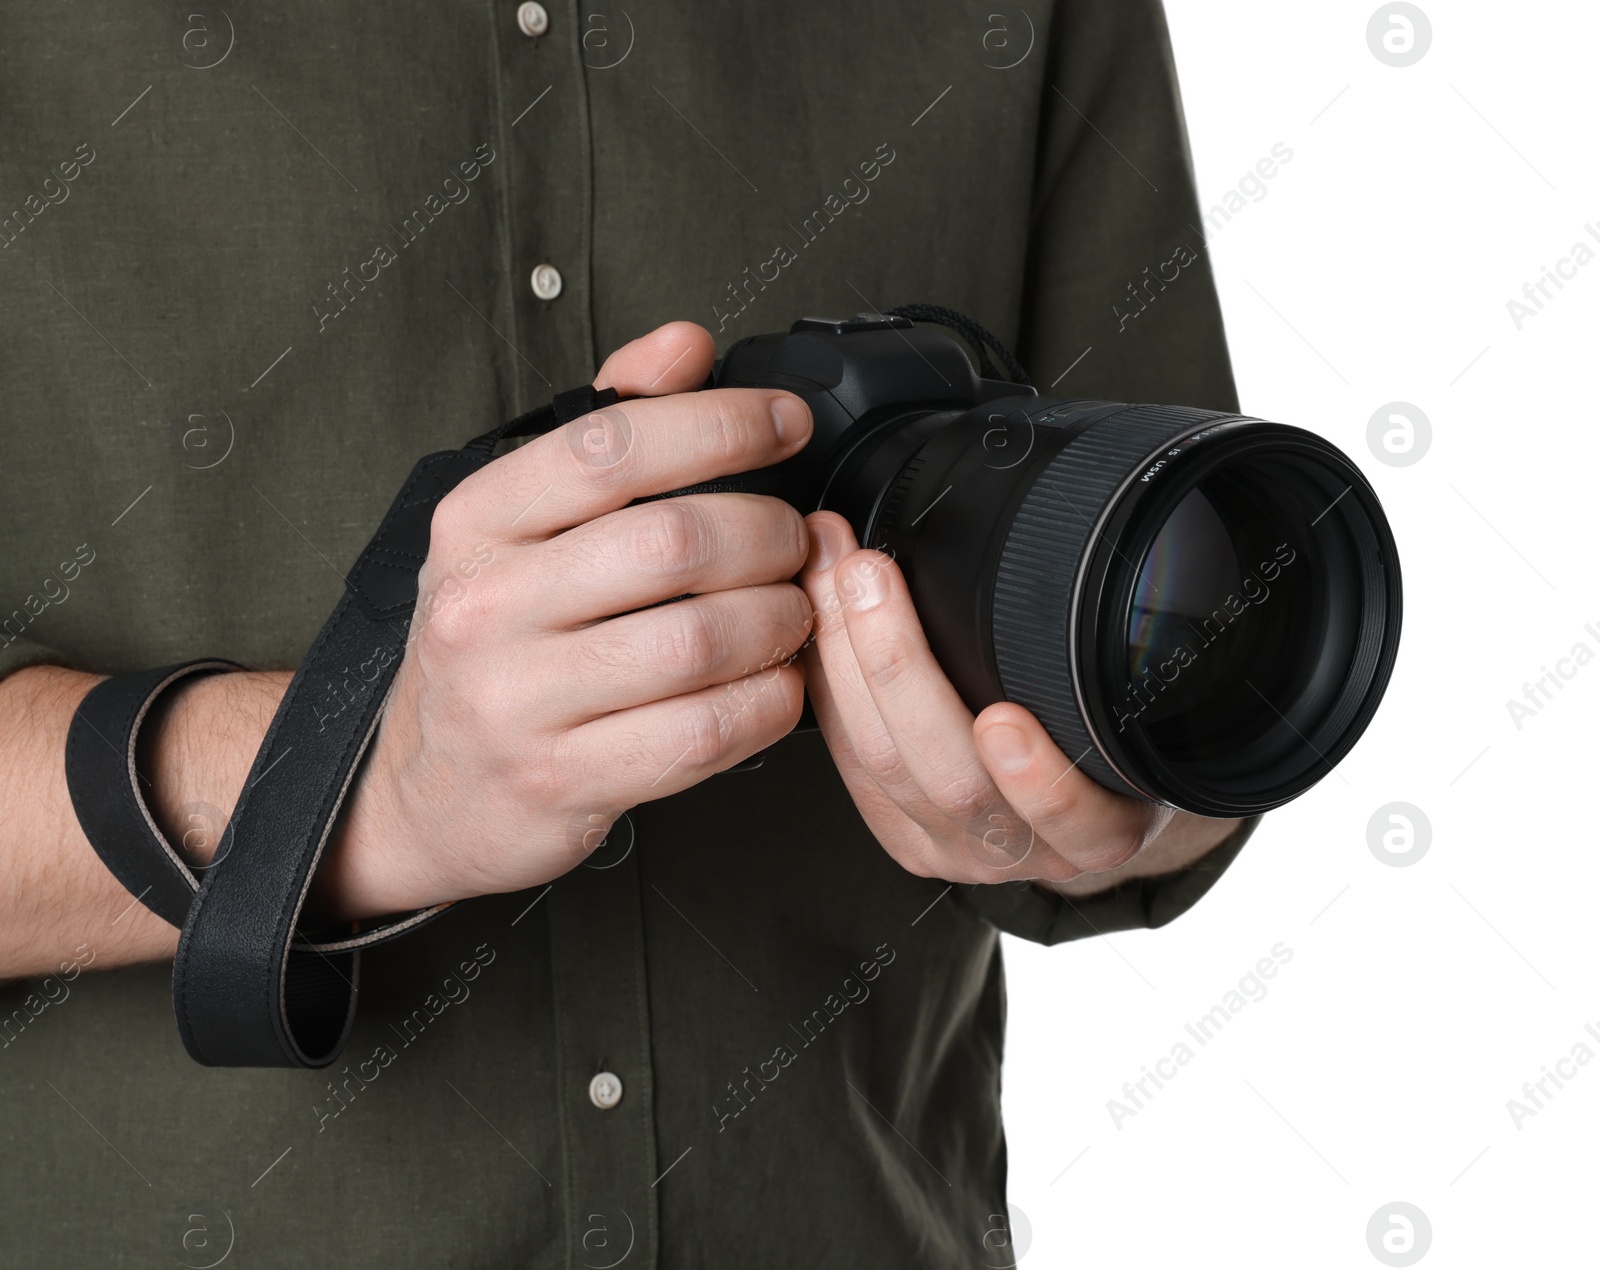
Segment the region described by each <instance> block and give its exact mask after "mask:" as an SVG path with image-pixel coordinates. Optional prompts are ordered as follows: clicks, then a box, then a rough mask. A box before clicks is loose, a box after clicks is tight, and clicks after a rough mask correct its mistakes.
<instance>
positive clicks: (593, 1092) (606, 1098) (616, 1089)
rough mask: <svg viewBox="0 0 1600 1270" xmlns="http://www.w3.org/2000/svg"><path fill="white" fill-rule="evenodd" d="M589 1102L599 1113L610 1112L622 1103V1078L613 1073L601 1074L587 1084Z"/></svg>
mask: <svg viewBox="0 0 1600 1270" xmlns="http://www.w3.org/2000/svg"><path fill="white" fill-rule="evenodd" d="M589 1101H590V1102H592V1103H593V1104H594V1105H595V1106H596V1107H599V1108H600V1110H601V1111H610V1110H611V1109H612V1108H613V1107H615V1106H616V1105H617V1104H618V1103H619V1102H621V1101H622V1078H621V1077H620V1076H618V1075H617V1074H616V1073H615V1072H601V1073H600V1074H599V1075H598V1076H596V1077H595V1078H594V1079H593V1080H591V1081H590V1082H589Z"/></svg>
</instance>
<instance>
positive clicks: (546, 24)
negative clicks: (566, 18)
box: [517, 0, 550, 38]
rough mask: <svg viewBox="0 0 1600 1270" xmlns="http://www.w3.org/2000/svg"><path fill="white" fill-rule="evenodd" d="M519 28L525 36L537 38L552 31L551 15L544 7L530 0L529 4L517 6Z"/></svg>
mask: <svg viewBox="0 0 1600 1270" xmlns="http://www.w3.org/2000/svg"><path fill="white" fill-rule="evenodd" d="M517 26H518V27H520V28H521V29H522V33H523V34H524V35H529V36H533V37H535V38H537V37H538V36H541V35H543V34H544V33H545V32H546V31H548V30H549V29H550V14H549V12H548V11H547V10H546V9H545V7H544V5H542V4H535V3H533V0H528V3H527V4H519V5H518V6H517Z"/></svg>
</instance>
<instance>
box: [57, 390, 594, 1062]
mask: <svg viewBox="0 0 1600 1270" xmlns="http://www.w3.org/2000/svg"><path fill="white" fill-rule="evenodd" d="M616 400H617V395H616V393H615V392H614V391H612V390H610V389H607V390H605V391H604V392H596V391H595V390H594V389H593V388H589V387H584V388H579V389H574V390H573V391H571V392H567V393H561V394H558V395H557V396H556V398H555V399H554V401H552V402H551V404H550V405H548V406H544V407H541V408H540V409H538V410H534V411H531V412H529V413H528V414H525V415H522V416H520V417H518V418H517V419H514V420H512V421H511V422H509V423H506V424H503V425H501V426H500V427H498V428H495V429H494V430H493V431H491V432H487V433H485V434H484V435H483V436H481V437H477V438H475V439H474V440H473V441H471V442H469V443H468V444H467V445H466V446H463V447H462V448H461V449H460V450H450V451H444V452H442V453H439V454H432V455H429V456H428V457H426V458H424V459H422V460H421V461H420V462H418V463H417V465H416V467H415V468H413V469H412V472H411V476H410V477H409V478H408V480H407V481H406V483H405V486H404V487H403V488H402V489H401V491H400V493H399V495H398V496H397V497H396V498H395V500H394V502H393V504H392V505H391V506H390V508H389V511H388V513H387V515H385V517H384V519H383V522H382V524H381V525H380V526H379V528H378V532H377V533H376V534H375V535H374V536H373V538H372V541H371V542H370V543H368V544H367V547H366V549H365V550H364V551H363V552H362V553H361V556H360V557H359V559H358V560H357V561H356V564H355V567H354V568H352V569H351V571H350V575H349V577H348V578H347V583H348V586H347V589H346V591H345V594H344V595H343V596H342V597H341V598H340V600H339V603H338V605H337V606H336V607H335V609H334V611H333V614H332V616H330V617H329V618H328V620H327V622H326V623H325V624H324V626H323V628H322V630H321V632H320V633H319V634H318V636H317V638H316V641H315V642H314V643H313V644H312V646H311V649H310V651H309V652H308V653H307V654H306V657H305V658H304V660H303V661H302V662H301V664H300V668H299V669H298V670H297V671H296V673H295V676H294V678H293V680H292V681H291V682H290V684H289V687H288V690H287V691H286V692H285V693H284V696H283V700H282V702H281V703H280V704H279V707H278V711H277V714H276V715H275V717H274V718H273V721H272V726H271V727H270V728H269V729H268V731H267V735H266V739H265V740H264V741H263V742H262V744H261V748H260V750H259V751H258V752H257V754H256V757H255V761H254V763H253V764H252V765H251V769H250V775H249V776H248V778H247V779H246V782H245V788H244V791H243V792H242V793H241V795H240V798H239V801H238V804H237V805H236V806H235V808H234V811H233V815H232V817H231V818H230V820H229V823H228V827H227V830H226V831H225V837H224V839H223V842H224V844H225V846H226V850H225V851H219V853H218V855H217V858H216V859H215V860H214V861H213V863H212V864H211V866H209V867H208V868H207V869H206V871H205V876H204V877H203V878H202V879H201V880H200V881H199V883H198V885H195V882H194V875H193V873H192V872H191V871H189V870H188V867H187V865H186V864H184V862H183V860H182V858H181V857H180V856H178V855H177V853H175V852H173V851H172V849H171V847H170V846H169V845H168V844H167V843H166V841H165V839H164V838H162V836H161V833H160V831H159V830H158V829H157V828H156V826H155V823H154V821H153V820H152V819H151V818H150V816H149V812H148V809H147V808H145V807H144V804H143V802H142V800H141V799H140V798H139V795H138V791H137V789H136V788H135V786H136V784H137V781H138V779H139V778H138V775H137V772H136V771H135V770H134V768H133V765H132V758H131V755H132V746H133V744H134V743H135V742H136V741H137V728H138V722H139V721H140V720H142V718H143V716H144V713H145V712H146V711H147V710H148V706H149V702H150V701H152V700H154V695H155V692H156V691H159V690H162V689H152V686H151V685H152V682H153V681H152V676H154V677H156V678H160V677H161V676H168V675H171V674H172V673H173V672H175V671H176V672H180V673H197V672H198V671H199V670H201V669H204V668H210V669H226V668H228V667H230V666H232V663H219V662H204V663H201V662H196V663H188V664H187V666H185V667H169V668H167V669H166V670H164V671H159V672H156V671H153V672H146V674H145V675H143V676H125V677H122V678H120V679H117V680H109V681H107V683H105V684H101V685H99V687H97V688H96V689H95V691H94V693H91V694H90V696H91V697H93V696H94V695H95V693H101V692H102V690H104V692H103V695H102V697H101V698H100V699H99V701H98V702H97V704H96V706H95V707H94V708H92V709H91V710H90V711H89V712H88V713H87V714H85V713H84V712H83V711H82V710H80V714H79V718H76V719H74V721H73V728H72V731H71V733H69V741H68V760H67V768H68V785H69V788H70V789H71V790H72V791H73V805H74V807H75V808H77V809H78V813H79V819H80V822H81V823H82V824H83V825H84V830H85V833H86V834H88V836H89V840H90V842H91V843H92V844H93V845H94V847H95V849H96V851H98V852H99V853H100V856H101V858H102V859H103V860H105V861H106V863H107V865H108V867H110V868H111V870H112V872H113V873H114V874H115V875H116V876H117V878H118V880H119V881H121V882H123V884H124V885H125V886H128V887H129V889H130V890H134V891H135V894H136V895H139V897H140V898H142V899H144V900H145V901H146V902H147V903H149V904H150V906H151V907H152V909H154V911H156V912H159V913H161V915H162V916H164V917H167V919H168V920H169V921H173V920H174V919H175V918H176V920H177V921H181V922H182V924H183V934H182V937H181V939H180V941H179V945H178V955H177V959H176V961H175V963H174V965H173V978H172V1003H173V1010H174V1013H175V1014H176V1015H177V1020H178V1030H179V1034H180V1035H181V1036H182V1038H183V1043H184V1047H185V1048H186V1049H187V1050H188V1051H189V1054H190V1055H191V1056H192V1057H193V1058H194V1059H196V1060H197V1061H198V1062H201V1063H204V1064H206V1065H208V1066H232V1067H321V1066H326V1065H327V1064H329V1063H331V1062H333V1061H334V1059H336V1058H337V1057H338V1054H339V1052H340V1050H341V1049H342V1048H343V1045H344V1041H345V1037H346V1036H347V1035H348V1032H349V1029H350V1025H351V1022H352V1021H353V1019H354V1017H355V1005H356V996H357V986H358V983H359V971H360V966H359V952H360V950H361V949H362V948H364V947H368V946H371V945H372V944H375V943H379V942H382V941H383V940H386V939H392V938H394V937H395V936H396V935H399V934H402V933H404V932H405V931H408V930H413V929H415V928H416V927H417V926H420V925H421V924H422V923H424V922H426V921H428V920H429V919H430V918H432V917H434V916H436V915H437V914H438V913H439V912H442V911H443V910H444V909H445V908H446V907H448V905H439V906H437V907H435V908H431V909H424V910H421V911H419V912H416V913H412V914H408V915H405V916H403V917H399V918H397V919H395V920H393V921H390V922H387V923H384V924H381V925H378V926H376V927H374V928H366V929H351V930H346V931H340V932H317V933H316V935H317V936H318V937H315V938H314V937H313V936H312V935H311V934H308V933H307V932H305V931H303V930H302V929H301V928H300V925H299V923H300V918H301V910H302V907H303V905H304V903H305V897H306V894H307V892H308V891H309V889H310V886H311V881H312V878H313V877H314V876H315V873H316V869H317V865H318V863H319V862H320V861H321V859H322V853H323V851H324V849H325V847H326V844H327V841H328V838H329V836H330V834H331V832H332V830H333V827H334V824H335V822H336V820H337V818H338V815H339V810H340V808H341V807H342V806H343V804H344V802H345V799H346V797H347V796H348V794H349V791H350V789H351V786H352V784H353V782H354V780H355V778H356V774H357V770H358V768H359V766H360V764H361V761H362V759H363V757H364V756H365V755H366V753H367V750H368V748H369V747H370V745H371V742H372V738H373V736H374V735H375V733H376V732H377V728H378V723H379V721H380V719H381V717H382V711H383V706H384V704H385V702H386V701H387V699H388V695H389V690H390V688H391V686H392V684H393V681H394V676H395V673H396V671H397V670H398V668H399V664H400V661H401V658H402V657H403V655H404V652H405V646H406V640H407V636H408V632H409V629H410V623H411V617H412V612H413V610H414V609H415V607H416V602H417V573H418V571H419V570H420V569H421V567H422V563H423V561H424V560H425V559H426V557H427V554H428V538H429V529H430V526H431V522H432V518H433V511H434V508H435V507H437V505H438V503H439V500H440V499H442V498H443V497H444V496H445V494H447V493H448V492H449V491H450V490H452V489H454V488H455V486H456V485H458V484H459V483H460V482H461V481H462V480H464V479H465V478H466V477H467V476H468V475H470V474H471V473H472V472H474V471H477V470H478V469H479V468H481V467H483V466H484V465H486V464H487V463H489V462H490V461H491V460H492V459H493V457H494V449H495V446H496V445H497V444H498V443H499V442H500V441H501V440H502V439H504V438H506V437H514V436H525V435H530V434H533V433H538V432H545V431H549V430H550V429H551V428H554V427H556V426H558V425H560V424H563V423H566V422H568V421H570V420H572V419H575V418H577V417H579V416H580V415H583V414H586V413H588V412H589V411H592V410H596V409H600V408H602V407H604V406H606V405H610V404H612V403H613V402H615V401H616ZM134 680H137V681H139V682H137V683H136V682H131V681H134ZM174 681H175V680H163V681H162V682H163V684H170V682H174ZM112 685H115V686H112ZM141 694H143V695H141ZM140 703H142V704H140ZM124 716H129V722H128V724H127V725H126V728H125V729H123V728H122V727H121V726H120V725H119V726H118V727H117V728H114V729H113V730H114V731H116V732H117V733H118V734H117V735H115V736H108V737H106V738H105V739H106V741H107V742H108V744H107V745H106V746H104V747H102V748H103V749H107V750H109V751H113V752H114V753H115V754H116V756H117V757H116V759H115V761H114V762H113V760H112V759H111V758H109V757H104V756H99V755H97V756H95V760H91V761H86V756H88V755H90V754H92V753H93V751H92V749H91V747H90V745H89V741H90V740H91V739H92V733H93V732H94V731H96V730H99V726H100V725H99V724H97V722H96V720H97V719H100V720H104V719H111V720H113V721H119V720H121V719H122V718H123V717H124ZM80 720H81V721H82V724H83V726H82V727H81V728H80V727H79V723H80ZM124 730H125V731H126V738H125V740H123V741H121V742H120V743H119V737H121V736H122V732H123V731H124ZM74 740H76V744H74ZM124 757H126V770H124V761H123V760H124ZM96 761H98V763H99V764H100V767H99V768H98V775H99V778H100V779H101V780H102V781H106V780H108V779H109V778H110V777H111V775H112V769H113V768H114V769H115V780H114V781H112V782H111V783H112V784H116V785H121V786H125V788H119V789H115V790H111V791H110V792H108V793H107V794H106V795H105V796H104V797H100V796H97V795H95V794H93V793H92V792H91V791H92V787H93V782H94V780H95V778H96V766H95V764H96ZM85 809H87V814H86V811H85ZM133 812H137V813H138V815H137V816H134V815H133V814H132V813H133ZM135 820H137V821H138V822H139V824H138V825H136V824H135ZM180 870H181V872H178V871H180ZM173 874H176V876H175V877H174V876H170V875H173ZM185 879H187V881H186V880H185ZM136 886H137V887H142V888H144V891H143V893H142V894H140V892H139V891H138V890H136V889H135V888H136ZM183 891H188V892H189V895H188V897H186V896H185V895H184V894H182V892H183ZM158 893H159V896H158ZM153 897H158V898H153ZM157 903H159V904H160V905H161V907H159V908H158V907H156V905H157ZM175 924H176V922H175Z"/></svg>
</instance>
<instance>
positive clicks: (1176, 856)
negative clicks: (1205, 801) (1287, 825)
mask: <svg viewBox="0 0 1600 1270" xmlns="http://www.w3.org/2000/svg"><path fill="white" fill-rule="evenodd" d="M1239 824H1240V822H1239V821H1237V820H1211V819H1208V818H1207V817H1205V816H1195V815H1191V814H1190V813H1188V812H1186V811H1180V812H1178V813H1177V814H1176V815H1174V816H1173V817H1172V819H1171V820H1169V821H1168V822H1167V825H1166V828H1164V829H1163V830H1162V831H1161V832H1160V833H1159V834H1157V835H1156V837H1155V839H1154V841H1152V842H1151V843H1150V845H1149V846H1147V847H1145V848H1144V850H1142V851H1140V852H1139V853H1138V854H1137V855H1135V856H1134V857H1133V858H1132V859H1131V860H1129V861H1128V862H1127V863H1126V864H1123V865H1119V866H1118V867H1117V868H1115V869H1106V870H1104V871H1102V872H1099V873H1083V874H1080V875H1079V876H1077V877H1075V878H1073V879H1072V880H1071V881H1070V882H1049V883H1038V885H1041V886H1043V887H1044V888H1045V890H1047V891H1053V892H1055V893H1056V894H1057V895H1069V896H1075V897H1076V896H1084V895H1095V894H1098V893H1099V892H1101V891H1109V890H1110V889H1111V888H1112V887H1114V886H1118V885H1120V884H1121V883H1123V882H1126V881H1128V880H1130V879H1132V878H1153V877H1160V876H1161V875H1162V874H1164V873H1178V872H1180V871H1181V870H1183V869H1187V868H1188V867H1189V866H1190V865H1192V864H1194V863H1196V862H1197V861H1198V860H1200V859H1201V857H1203V856H1205V855H1207V854H1209V853H1210V852H1211V851H1212V850H1213V849H1214V848H1216V847H1217V846H1219V845H1221V843H1222V842H1223V840H1224V839H1226V838H1227V837H1228V835H1229V834H1231V833H1232V832H1233V831H1234V830H1235V829H1237V828H1238V827H1239Z"/></svg>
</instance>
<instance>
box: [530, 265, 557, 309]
mask: <svg viewBox="0 0 1600 1270" xmlns="http://www.w3.org/2000/svg"><path fill="white" fill-rule="evenodd" d="M532 281H533V293H534V295H536V296H538V297H539V298H540V299H541V300H554V299H555V298H556V297H557V296H558V295H560V294H561V270H559V269H557V268H556V267H555V266H554V265H534V267H533V279H532Z"/></svg>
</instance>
